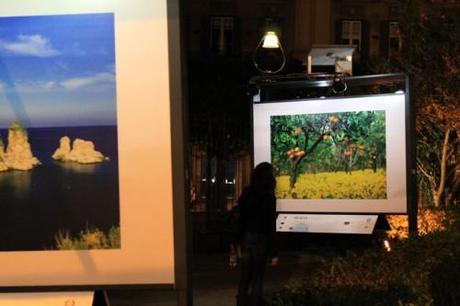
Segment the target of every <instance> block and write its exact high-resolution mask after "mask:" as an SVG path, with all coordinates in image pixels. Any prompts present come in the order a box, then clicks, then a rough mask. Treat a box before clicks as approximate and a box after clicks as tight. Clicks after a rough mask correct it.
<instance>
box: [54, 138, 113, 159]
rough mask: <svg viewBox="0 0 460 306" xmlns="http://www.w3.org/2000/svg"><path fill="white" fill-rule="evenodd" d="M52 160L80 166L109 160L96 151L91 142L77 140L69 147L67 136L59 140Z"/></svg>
mask: <svg viewBox="0 0 460 306" xmlns="http://www.w3.org/2000/svg"><path fill="white" fill-rule="evenodd" d="M53 159H55V160H59V161H63V162H68V161H69V162H77V163H80V164H94V163H101V162H104V161H108V160H109V158H108V157H105V156H104V155H103V154H102V153H101V152H99V151H96V149H95V146H94V143H93V142H91V141H87V140H82V139H79V138H77V139H75V140H74V141H73V144H72V146H71V145H70V138H69V137H67V136H64V137H62V138H61V139H60V140H59V148H57V150H56V151H55V152H54V154H53Z"/></svg>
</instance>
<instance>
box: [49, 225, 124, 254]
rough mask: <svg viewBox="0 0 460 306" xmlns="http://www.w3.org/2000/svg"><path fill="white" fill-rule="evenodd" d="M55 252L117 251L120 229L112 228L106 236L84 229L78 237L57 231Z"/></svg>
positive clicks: (102, 233) (96, 230)
mask: <svg viewBox="0 0 460 306" xmlns="http://www.w3.org/2000/svg"><path fill="white" fill-rule="evenodd" d="M55 240H56V249H57V250H90V249H119V248H120V247H121V242H120V227H112V228H111V229H110V230H109V231H108V233H107V234H105V233H104V232H102V231H101V230H99V229H86V230H85V231H82V232H80V234H79V235H78V237H72V236H71V235H70V233H69V232H65V231H59V232H58V233H57V235H56V237H55Z"/></svg>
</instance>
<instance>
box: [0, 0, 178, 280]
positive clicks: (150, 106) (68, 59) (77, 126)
mask: <svg viewBox="0 0 460 306" xmlns="http://www.w3.org/2000/svg"><path fill="white" fill-rule="evenodd" d="M167 22H168V18H167V1H166V0H155V1H152V0H131V1H106V0H92V1H81V0H67V1H60V0H50V1H35V0H4V1H1V3H0V96H1V98H0V205H1V206H2V216H1V217H0V223H1V225H0V261H1V262H2V273H1V276H0V286H1V287H15V286H19V287H24V286H25V287H27V286H75V285H77V286H85V285H115V284H116V285H131V284H161V285H163V284H173V283H174V281H175V279H174V241H173V202H172V201H173V199H172V175H171V171H172V170H171V169H172V161H171V133H170V130H171V129H170V96H169V89H170V84H169V71H168V69H169V68H168V26H167Z"/></svg>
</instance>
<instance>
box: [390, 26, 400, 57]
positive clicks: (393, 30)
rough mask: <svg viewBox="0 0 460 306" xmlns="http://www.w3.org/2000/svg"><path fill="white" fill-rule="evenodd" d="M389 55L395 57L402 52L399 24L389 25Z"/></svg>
mask: <svg viewBox="0 0 460 306" xmlns="http://www.w3.org/2000/svg"><path fill="white" fill-rule="evenodd" d="M388 29H389V31H388V46H389V48H388V55H389V56H394V55H396V54H398V53H399V52H400V51H401V47H402V39H401V29H400V27H399V22H397V21H390V22H389V23H388Z"/></svg>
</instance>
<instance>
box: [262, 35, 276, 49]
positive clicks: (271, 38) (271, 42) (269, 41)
mask: <svg viewBox="0 0 460 306" xmlns="http://www.w3.org/2000/svg"><path fill="white" fill-rule="evenodd" d="M279 47H280V44H279V40H278V36H276V33H275V32H267V33H266V34H265V36H264V42H263V44H262V48H265V49H276V48H279Z"/></svg>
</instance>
